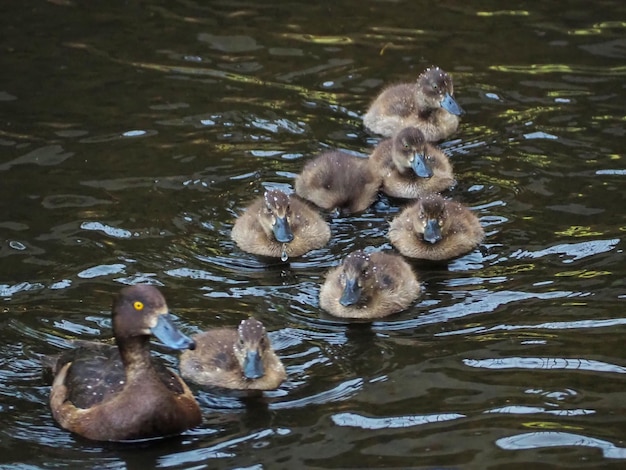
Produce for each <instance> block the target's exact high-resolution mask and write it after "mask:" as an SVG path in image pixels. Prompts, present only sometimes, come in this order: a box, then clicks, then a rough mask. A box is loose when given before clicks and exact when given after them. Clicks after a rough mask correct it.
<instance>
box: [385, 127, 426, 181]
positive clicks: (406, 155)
mask: <svg viewBox="0 0 626 470" xmlns="http://www.w3.org/2000/svg"><path fill="white" fill-rule="evenodd" d="M391 157H392V160H393V162H394V164H395V165H396V168H398V170H399V171H400V173H404V172H405V171H409V170H412V171H413V172H414V173H415V174H416V175H417V176H418V177H420V178H431V177H432V176H433V169H432V166H431V160H432V157H429V156H428V146H427V144H426V140H425V139H424V134H423V133H422V131H420V130H419V129H418V128H417V127H407V128H404V129H402V130H401V131H400V132H398V133H397V134H396V135H395V136H394V138H393V141H392V146H391Z"/></svg>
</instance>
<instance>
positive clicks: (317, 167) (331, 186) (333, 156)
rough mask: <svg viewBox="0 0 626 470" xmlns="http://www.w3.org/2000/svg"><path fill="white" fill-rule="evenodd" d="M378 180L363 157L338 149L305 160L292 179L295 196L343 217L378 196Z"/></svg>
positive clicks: (359, 209)
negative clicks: (302, 166) (339, 213)
mask: <svg viewBox="0 0 626 470" xmlns="http://www.w3.org/2000/svg"><path fill="white" fill-rule="evenodd" d="M380 182H381V177H380V176H378V174H377V173H376V172H375V171H373V170H372V168H371V167H370V165H369V164H368V160H367V159H366V158H360V157H357V156H355V155H351V154H349V153H346V152H342V151H340V150H331V151H328V152H324V153H322V154H321V155H319V156H317V157H316V158H314V159H313V160H311V161H309V162H308V163H307V164H306V165H305V166H304V168H303V169H302V172H301V173H300V174H299V175H298V176H297V177H296V181H295V188H296V193H297V194H298V195H299V196H300V197H302V198H304V199H307V200H309V201H311V202H312V203H313V204H315V205H317V206H318V207H321V208H323V209H326V210H329V211H339V212H341V213H343V214H353V213H355V212H362V211H364V210H365V209H367V208H368V207H369V206H371V205H372V203H373V202H374V200H375V199H376V195H377V194H378V188H379V186H380Z"/></svg>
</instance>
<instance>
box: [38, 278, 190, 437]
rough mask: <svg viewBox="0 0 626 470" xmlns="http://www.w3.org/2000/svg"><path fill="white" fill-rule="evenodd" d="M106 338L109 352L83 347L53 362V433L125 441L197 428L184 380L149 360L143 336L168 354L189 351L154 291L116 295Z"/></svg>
mask: <svg viewBox="0 0 626 470" xmlns="http://www.w3.org/2000/svg"><path fill="white" fill-rule="evenodd" d="M113 334H114V336H115V342H116V343H117V346H113V345H108V344H104V343H94V342H87V341H83V342H80V346H79V347H77V348H76V349H73V350H71V351H68V352H66V353H63V354H61V355H60V356H59V358H58V359H57V361H56V364H55V365H54V370H53V374H54V376H55V377H54V381H53V383H52V389H51V392H50V408H51V409H52V415H53V417H54V419H55V420H56V421H57V422H58V423H59V424H60V425H61V427H63V428H65V429H67V430H69V431H72V432H75V433H76V434H79V435H81V436H83V437H86V438H88V439H93V440H97V441H126V440H134V439H146V438H153V437H161V436H169V435H174V434H179V433H181V432H183V431H185V430H186V429H189V428H191V427H194V426H197V425H198V424H200V422H201V420H202V416H201V413H200V407H199V406H198V403H197V402H196V400H195V399H194V397H193V395H192V393H191V391H190V390H189V388H188V387H187V385H186V384H185V382H183V381H182V379H181V378H180V377H179V376H178V375H176V374H175V373H174V372H172V371H171V370H169V369H168V368H166V367H165V366H164V365H163V364H161V363H160V362H158V361H156V360H155V358H152V357H151V356H150V335H151V334H152V335H154V336H156V337H157V338H158V339H159V340H161V341H162V342H163V343H164V344H165V345H167V346H169V347H171V348H174V349H187V348H189V349H193V347H195V344H194V342H193V341H192V340H191V339H189V338H188V337H186V336H185V335H183V334H182V333H180V332H179V331H178V329H176V326H175V325H174V323H173V322H172V319H171V315H170V314H169V311H168V308H167V304H166V303H165V299H164V298H163V296H162V295H161V293H160V292H159V291H158V290H157V289H156V288H155V287H153V286H148V285H136V286H131V287H126V288H124V289H122V291H121V292H120V293H119V295H118V296H117V297H116V298H115V300H114V302H113Z"/></svg>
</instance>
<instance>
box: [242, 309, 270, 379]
mask: <svg viewBox="0 0 626 470" xmlns="http://www.w3.org/2000/svg"><path fill="white" fill-rule="evenodd" d="M237 336H238V337H237V341H236V342H235V345H234V353H235V357H236V358H237V361H239V365H240V366H241V370H242V371H243V375H244V377H245V378H246V379H249V380H254V379H259V378H261V377H263V376H264V375H265V368H264V366H263V356H264V354H265V352H266V351H267V350H268V349H269V347H270V340H269V338H268V337H267V332H266V331H265V327H264V326H263V323H261V322H260V321H258V320H256V319H255V318H248V319H247V320H243V321H242V322H241V323H240V324H239V327H238V328H237Z"/></svg>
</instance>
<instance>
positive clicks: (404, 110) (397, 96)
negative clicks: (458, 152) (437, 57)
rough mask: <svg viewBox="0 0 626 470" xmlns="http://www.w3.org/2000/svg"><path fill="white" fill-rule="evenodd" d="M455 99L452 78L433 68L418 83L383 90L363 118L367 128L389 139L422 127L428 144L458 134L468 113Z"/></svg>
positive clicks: (421, 76) (437, 68) (422, 75)
mask: <svg viewBox="0 0 626 470" xmlns="http://www.w3.org/2000/svg"><path fill="white" fill-rule="evenodd" d="M453 95H454V86H453V84H452V77H450V75H448V74H447V73H446V72H444V71H443V70H441V69H440V68H439V67H429V68H427V69H426V70H425V71H424V72H423V73H422V74H421V75H420V76H419V77H418V78H417V82H416V83H401V84H398V85H392V86H390V87H388V88H386V89H385V90H383V91H382V92H381V93H380V94H379V95H378V97H377V98H376V99H375V100H374V101H373V102H372V104H371V106H370V108H369V110H368V111H367V113H365V115H364V116H363V124H364V125H365V127H366V128H368V129H369V130H371V131H372V132H375V133H376V134H381V135H384V136H385V137H391V136H392V135H393V134H394V133H396V132H398V131H400V130H401V129H404V128H405V127H418V128H419V129H420V130H421V131H422V132H423V133H424V137H425V138H426V140H427V141H429V142H435V141H438V140H442V139H445V138H446V137H448V136H450V135H452V134H453V133H454V132H456V130H457V127H458V126H459V116H460V115H461V114H463V112H464V111H463V109H462V108H461V106H459V104H458V103H457V102H456V101H455V99H454V97H453Z"/></svg>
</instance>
